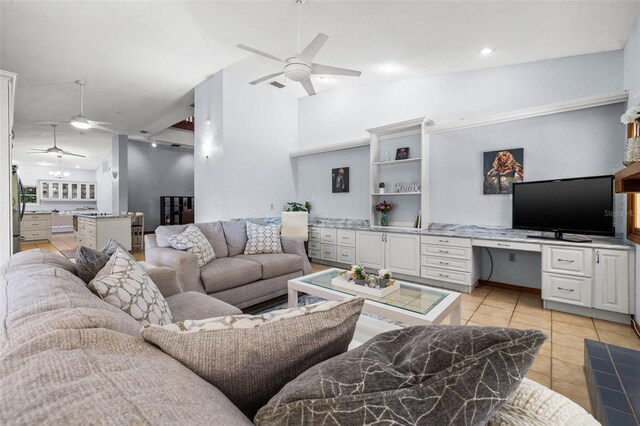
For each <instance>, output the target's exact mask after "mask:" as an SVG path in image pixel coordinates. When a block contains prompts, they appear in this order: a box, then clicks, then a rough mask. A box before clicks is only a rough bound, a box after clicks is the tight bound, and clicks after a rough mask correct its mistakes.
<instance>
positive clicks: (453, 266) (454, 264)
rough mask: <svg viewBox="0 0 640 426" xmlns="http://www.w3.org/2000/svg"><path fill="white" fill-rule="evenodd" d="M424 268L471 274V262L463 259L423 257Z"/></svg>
mask: <svg viewBox="0 0 640 426" xmlns="http://www.w3.org/2000/svg"><path fill="white" fill-rule="evenodd" d="M421 263H422V266H431V267H435V268H441V269H449V270H453V271H461V272H471V262H470V261H469V260H462V259H449V258H446V257H437V256H427V255H424V254H423V255H422V262H421Z"/></svg>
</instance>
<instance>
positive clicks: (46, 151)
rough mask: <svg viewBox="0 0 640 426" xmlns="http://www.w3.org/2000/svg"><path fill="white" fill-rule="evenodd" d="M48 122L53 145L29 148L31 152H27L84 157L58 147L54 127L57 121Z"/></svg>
mask: <svg viewBox="0 0 640 426" xmlns="http://www.w3.org/2000/svg"><path fill="white" fill-rule="evenodd" d="M48 124H49V125H50V126H51V127H52V128H53V146H52V147H51V148H48V149H38V148H31V151H33V152H28V153H27V154H51V155H55V156H56V157H58V158H61V157H62V156H65V155H67V156H70V157H81V158H86V155H80V154H74V153H73V152H69V151H65V150H63V149H61V148H58V144H57V141H56V127H58V124H59V123H48Z"/></svg>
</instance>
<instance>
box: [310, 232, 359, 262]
mask: <svg viewBox="0 0 640 426" xmlns="http://www.w3.org/2000/svg"><path fill="white" fill-rule="evenodd" d="M355 234H356V232H355V231H353V230H351V229H336V228H318V227H310V228H309V257H311V258H313V259H317V260H326V261H328V262H337V263H342V264H345V265H351V264H353V263H354V259H355V253H354V252H355Z"/></svg>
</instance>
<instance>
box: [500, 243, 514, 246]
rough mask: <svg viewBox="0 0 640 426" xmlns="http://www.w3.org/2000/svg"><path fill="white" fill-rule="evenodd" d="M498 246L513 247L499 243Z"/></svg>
mask: <svg viewBox="0 0 640 426" xmlns="http://www.w3.org/2000/svg"><path fill="white" fill-rule="evenodd" d="M498 245H499V246H502V247H511V244H503V243H498Z"/></svg>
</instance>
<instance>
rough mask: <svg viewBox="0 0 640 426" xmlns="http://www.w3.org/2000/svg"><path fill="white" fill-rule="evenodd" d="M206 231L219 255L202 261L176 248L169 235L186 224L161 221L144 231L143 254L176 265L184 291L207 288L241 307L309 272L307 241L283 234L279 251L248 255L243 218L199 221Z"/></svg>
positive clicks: (278, 292)
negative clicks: (277, 252)
mask: <svg viewBox="0 0 640 426" xmlns="http://www.w3.org/2000/svg"><path fill="white" fill-rule="evenodd" d="M195 225H196V226H197V227H198V228H199V229H200V230H201V231H202V233H203V234H204V235H205V237H206V238H207V240H208V241H209V243H211V246H212V247H213V251H214V252H215V256H216V258H215V259H214V260H213V261H211V262H209V263H207V264H206V265H204V266H203V267H202V268H199V267H198V263H197V260H196V257H195V255H193V254H191V253H187V252H185V251H180V250H174V249H173V248H171V247H170V246H169V242H168V241H169V237H170V236H171V235H175V234H179V233H180V232H182V231H184V229H185V228H186V227H187V226H188V225H172V226H160V227H158V229H156V232H155V234H148V235H145V260H146V261H147V262H148V263H151V264H152V265H156V266H166V267H169V268H172V269H175V270H176V272H177V274H178V280H179V282H180V285H181V286H182V288H183V289H184V290H185V291H197V292H200V293H206V294H209V295H210V296H213V297H215V298H216V299H219V300H222V301H225V302H227V303H230V304H232V305H234V306H236V307H238V308H245V307H247V306H251V305H255V304H257V303H261V302H264V301H265V300H269V299H273V298H274V297H278V296H282V295H284V294H286V293H287V281H289V280H290V279H292V278H297V277H300V276H302V275H306V274H309V273H311V264H310V263H309V259H308V258H307V255H306V252H305V248H304V243H303V242H302V241H298V240H293V239H290V238H282V239H281V242H282V248H283V250H284V253H281V254H253V255H245V254H243V253H244V248H245V246H246V244H247V231H246V226H245V222H244V221H238V220H236V221H218V222H211V223H197V224H195Z"/></svg>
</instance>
